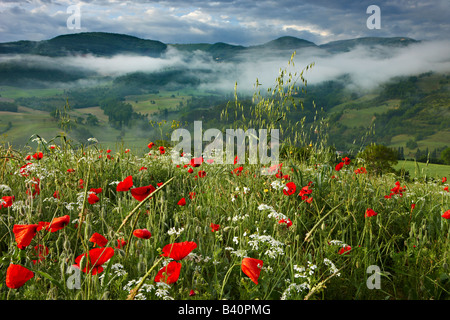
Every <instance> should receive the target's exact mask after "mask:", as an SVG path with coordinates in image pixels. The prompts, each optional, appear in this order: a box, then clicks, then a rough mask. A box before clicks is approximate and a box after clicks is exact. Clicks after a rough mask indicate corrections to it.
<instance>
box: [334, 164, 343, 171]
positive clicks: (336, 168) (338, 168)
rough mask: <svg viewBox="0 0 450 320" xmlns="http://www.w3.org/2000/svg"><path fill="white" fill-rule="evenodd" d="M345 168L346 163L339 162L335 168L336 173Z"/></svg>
mask: <svg viewBox="0 0 450 320" xmlns="http://www.w3.org/2000/svg"><path fill="white" fill-rule="evenodd" d="M343 166H344V163H343V162H339V163H338V164H337V165H336V167H334V169H335V170H336V171H340V170H341V169H342V167H343Z"/></svg>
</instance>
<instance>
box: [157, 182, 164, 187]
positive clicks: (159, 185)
mask: <svg viewBox="0 0 450 320" xmlns="http://www.w3.org/2000/svg"><path fill="white" fill-rule="evenodd" d="M163 184H164V182H158V183H157V184H156V186H157V187H158V188H159V187H161V186H162V185H163Z"/></svg>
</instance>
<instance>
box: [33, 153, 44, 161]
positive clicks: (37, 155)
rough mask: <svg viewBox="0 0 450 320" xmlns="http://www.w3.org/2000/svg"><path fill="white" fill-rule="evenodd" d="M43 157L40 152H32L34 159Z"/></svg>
mask: <svg viewBox="0 0 450 320" xmlns="http://www.w3.org/2000/svg"><path fill="white" fill-rule="evenodd" d="M43 157H44V154H43V153H42V152H36V153H35V154H33V158H35V159H36V160H41V159H42V158H43Z"/></svg>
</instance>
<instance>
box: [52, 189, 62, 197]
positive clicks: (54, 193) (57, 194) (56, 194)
mask: <svg viewBox="0 0 450 320" xmlns="http://www.w3.org/2000/svg"><path fill="white" fill-rule="evenodd" d="M53 198H55V199H60V198H61V196H60V195H59V191H58V190H56V191H55V192H53Z"/></svg>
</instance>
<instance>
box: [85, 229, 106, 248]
mask: <svg viewBox="0 0 450 320" xmlns="http://www.w3.org/2000/svg"><path fill="white" fill-rule="evenodd" d="M89 241H90V242H92V243H94V246H95V245H98V246H99V247H101V248H103V247H104V246H106V244H107V243H108V239H106V238H105V237H104V236H102V235H101V234H100V233H97V232H95V233H94V234H93V235H92V237H91V238H90V239H89Z"/></svg>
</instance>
